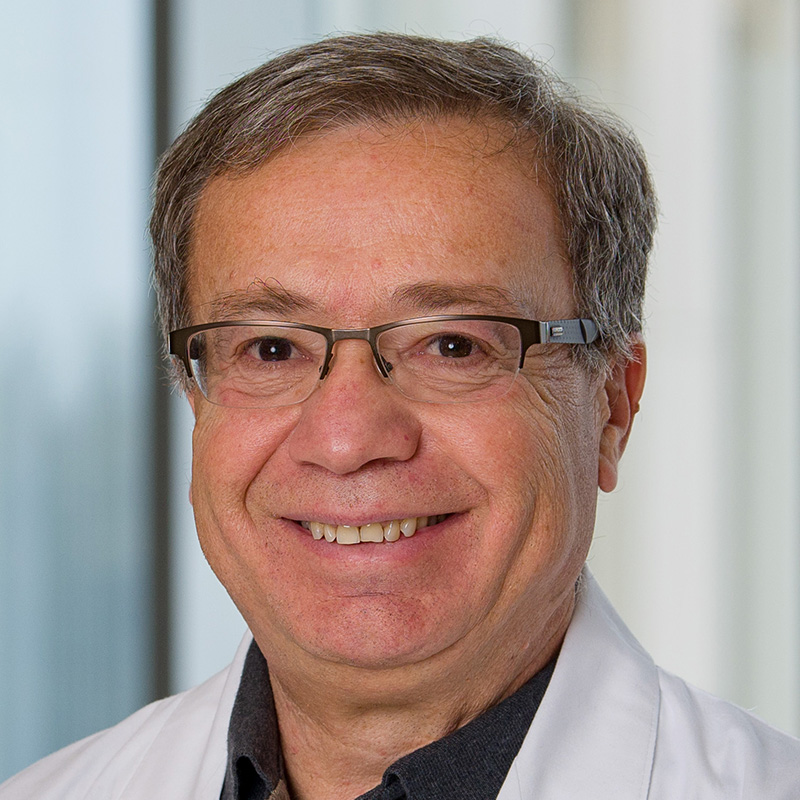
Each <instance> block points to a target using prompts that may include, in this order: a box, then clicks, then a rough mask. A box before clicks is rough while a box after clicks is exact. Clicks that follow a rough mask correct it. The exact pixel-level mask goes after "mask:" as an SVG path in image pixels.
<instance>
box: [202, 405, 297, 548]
mask: <svg viewBox="0 0 800 800" xmlns="http://www.w3.org/2000/svg"><path fill="white" fill-rule="evenodd" d="M287 412H288V413H287ZM294 416H295V413H294V412H293V411H291V410H289V409H272V410H270V411H242V410H235V409H222V408H217V407H216V406H211V405H210V404H207V403H206V404H205V405H204V407H203V408H199V409H198V414H197V419H196V422H195V427H194V431H193V433H192V451H193V455H192V499H193V505H194V509H195V516H197V517H198V527H199V526H200V523H201V520H202V521H203V522H205V521H206V518H207V517H209V516H210V517H212V518H213V519H214V520H217V521H219V520H224V519H227V518H229V517H231V516H236V515H238V514H243V513H244V504H245V498H246V495H247V490H248V487H249V486H250V484H251V483H252V482H253V481H254V480H255V479H256V477H257V476H258V475H259V473H260V472H261V471H262V470H263V469H264V466H265V465H266V464H267V463H268V462H269V460H270V459H271V458H272V457H273V456H274V454H275V451H276V450H277V449H278V447H279V446H280V443H281V442H282V441H283V440H284V439H285V438H286V436H287V435H288V432H289V431H290V430H291V427H292V425H293V424H294V421H293V420H294ZM200 533H201V536H202V535H203V533H204V531H203V530H202V529H201V531H200Z"/></svg>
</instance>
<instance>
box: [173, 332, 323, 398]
mask: <svg viewBox="0 0 800 800" xmlns="http://www.w3.org/2000/svg"><path fill="white" fill-rule="evenodd" d="M325 348H326V341H325V337H324V336H322V335H321V334H319V333H316V332H314V331H308V330H304V329H302V328H291V327H283V326H279V325H230V326H221V327H219V328H210V329H208V330H205V331H202V332H200V333H197V334H195V335H194V336H193V337H192V338H191V339H190V341H189V358H190V361H191V364H192V374H193V376H194V379H195V380H196V381H197V385H198V386H199V387H200V390H201V391H202V392H203V394H204V395H205V396H206V398H207V399H208V400H210V401H211V402H212V403H216V404H217V405H221V406H227V407H229V408H265V407H275V406H286V405H292V404H293V403H299V402H300V401H301V400H305V398H306V397H308V395H310V394H311V392H312V391H313V390H314V387H315V385H316V382H317V380H318V378H319V370H320V366H321V365H322V363H323V361H324V359H325Z"/></svg>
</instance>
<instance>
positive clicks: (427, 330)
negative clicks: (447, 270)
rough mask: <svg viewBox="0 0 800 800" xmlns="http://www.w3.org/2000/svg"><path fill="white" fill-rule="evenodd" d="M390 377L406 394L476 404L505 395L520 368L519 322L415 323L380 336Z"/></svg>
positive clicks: (455, 321) (439, 401) (421, 397)
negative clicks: (515, 323) (517, 325)
mask: <svg viewBox="0 0 800 800" xmlns="http://www.w3.org/2000/svg"><path fill="white" fill-rule="evenodd" d="M377 346H378V351H379V352H380V354H381V357H382V358H383V360H384V362H386V364H387V367H388V369H389V376H390V379H391V380H392V381H393V382H394V383H395V385H396V386H397V388H398V389H399V390H400V391H401V392H402V393H403V394H404V395H406V397H410V398H413V399H414V400H425V401H428V402H433V403H470V402H477V401H480V400H488V399H491V398H496V397H500V396H501V395H503V394H505V393H506V392H507V391H508V390H509V389H510V388H511V384H512V383H513V382H514V378H515V377H516V375H517V372H518V371H519V359H520V352H521V347H522V344H521V340H520V335H519V330H517V328H516V327H515V326H514V325H509V324H508V323H504V322H492V321H489V320H444V321H436V322H414V323H410V324H408V325H401V326H398V327H397V328H390V329H389V330H387V331H384V332H383V333H382V334H381V335H380V336H379V337H378V342H377Z"/></svg>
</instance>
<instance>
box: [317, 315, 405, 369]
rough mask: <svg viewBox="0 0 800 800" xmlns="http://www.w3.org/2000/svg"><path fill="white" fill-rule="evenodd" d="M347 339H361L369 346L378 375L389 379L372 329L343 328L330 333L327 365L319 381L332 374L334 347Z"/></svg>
mask: <svg viewBox="0 0 800 800" xmlns="http://www.w3.org/2000/svg"><path fill="white" fill-rule="evenodd" d="M345 339H361V340H362V341H365V342H367V343H368V344H369V347H370V350H371V351H372V361H373V363H374V364H375V367H376V368H377V370H378V373H379V374H380V375H381V377H383V378H388V377H389V373H388V371H387V370H386V368H385V366H384V364H383V359H382V358H381V356H380V353H379V352H378V348H377V345H376V341H375V337H374V336H373V332H372V329H371V328H342V329H331V331H330V339H329V340H328V341H329V344H328V352H327V355H326V357H325V363H324V364H323V365H322V369H321V370H320V373H319V379H320V380H324V379H325V377H326V376H327V374H328V373H329V372H330V369H331V364H332V362H333V346H334V345H335V344H336V343H337V342H341V341H344V340H345Z"/></svg>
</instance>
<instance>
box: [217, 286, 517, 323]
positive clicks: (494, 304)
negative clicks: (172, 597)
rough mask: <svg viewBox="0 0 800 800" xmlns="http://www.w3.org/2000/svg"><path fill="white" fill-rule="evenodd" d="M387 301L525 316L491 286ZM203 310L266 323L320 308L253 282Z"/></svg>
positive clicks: (417, 290)
mask: <svg viewBox="0 0 800 800" xmlns="http://www.w3.org/2000/svg"><path fill="white" fill-rule="evenodd" d="M390 301H391V303H392V304H393V305H396V306H406V307H409V306H411V307H412V308H413V309H414V311H415V312H419V313H434V312H437V311H447V310H450V311H452V310H454V309H458V310H459V311H460V312H461V313H466V312H468V311H470V310H473V311H474V310H479V311H487V310H488V311H492V312H495V313H500V314H507V313H511V314H515V315H520V314H521V315H523V316H524V315H525V314H526V313H528V311H527V309H526V308H525V307H524V305H523V304H522V303H521V302H520V301H519V300H517V299H516V298H515V296H514V295H513V294H512V293H511V292H509V291H507V290H506V289H503V288H501V287H500V286H494V285H491V284H452V283H436V282H428V283H408V284H404V285H402V286H398V287H397V288H396V289H395V290H394V291H393V292H392V294H391V299H390ZM207 308H208V309H209V312H210V313H211V315H212V317H211V318H212V319H218V320H228V319H247V318H248V317H250V318H256V317H260V318H266V319H269V318H270V317H273V316H277V317H291V316H292V315H293V314H295V312H300V311H306V312H308V311H310V312H318V311H319V310H320V305H319V304H318V303H316V302H314V301H313V300H312V299H311V298H309V297H307V296H305V295H303V294H300V293H298V292H292V291H289V290H288V289H285V288H284V287H283V286H281V285H280V284H278V285H274V286H273V285H269V284H267V283H264V282H262V281H255V282H254V283H253V284H252V285H251V286H250V287H249V288H247V289H245V290H243V291H235V292H230V293H228V294H224V295H221V296H219V297H217V298H215V299H214V300H212V301H211V302H210V303H208V304H207Z"/></svg>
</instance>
